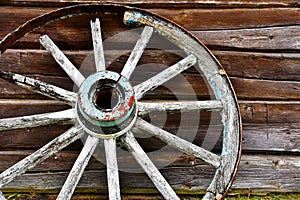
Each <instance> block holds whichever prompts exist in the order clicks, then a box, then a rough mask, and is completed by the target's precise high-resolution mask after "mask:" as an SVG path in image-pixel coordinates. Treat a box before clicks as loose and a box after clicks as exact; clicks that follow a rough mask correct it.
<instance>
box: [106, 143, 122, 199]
mask: <svg viewBox="0 0 300 200" xmlns="http://www.w3.org/2000/svg"><path fill="white" fill-rule="evenodd" d="M104 147H105V155H106V165H107V183H108V193H109V200H120V199H121V195H120V181H119V171H118V161H117V152H116V139H115V138H110V139H105V140H104Z"/></svg>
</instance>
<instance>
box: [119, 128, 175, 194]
mask: <svg viewBox="0 0 300 200" xmlns="http://www.w3.org/2000/svg"><path fill="white" fill-rule="evenodd" d="M122 141H123V142H124V145H125V146H126V148H127V149H128V151H130V152H131V154H132V155H133V157H134V158H135V159H136V161H137V162H138V163H139V164H140V166H141V167H142V168H143V170H144V171H145V172H146V173H147V175H148V176H149V178H150V179H151V180H152V182H153V183H154V185H155V186H156V188H157V189H158V190H159V191H160V193H161V194H162V195H163V196H164V198H165V199H169V200H176V199H178V200H179V197H178V196H177V195H176V193H175V192H174V190H173V189H172V187H171V186H170V185H169V183H168V182H167V181H166V180H165V178H164V177H163V176H162V174H161V173H160V172H159V170H158V169H157V168H156V167H155V165H154V164H153V162H152V161H151V160H150V158H149V157H148V156H147V154H146V153H145V152H144V150H143V149H142V147H141V146H140V145H139V144H138V142H137V141H136V139H135V138H134V136H133V134H132V133H131V132H130V131H129V132H128V133H126V134H125V135H124V136H123V137H122Z"/></svg>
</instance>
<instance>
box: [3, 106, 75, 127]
mask: <svg viewBox="0 0 300 200" xmlns="http://www.w3.org/2000/svg"><path fill="white" fill-rule="evenodd" d="M74 120H75V110H74V109H69V110H64V111H59V112H51V113H43V114H37V115H30V116H23V117H12V118H6V119H0V131H3V130H13V129H21V128H31V127H37V126H45V125H51V124H74Z"/></svg>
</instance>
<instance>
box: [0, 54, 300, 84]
mask: <svg viewBox="0 0 300 200" xmlns="http://www.w3.org/2000/svg"><path fill="white" fill-rule="evenodd" d="M91 53H92V52H91V51H83V50H81V51H64V54H65V55H66V56H67V57H68V58H69V59H70V60H71V62H72V63H73V64H74V65H75V66H76V67H80V66H81V65H83V64H84V65H89V66H90V68H91V69H90V72H89V73H92V70H93V69H94V67H95V64H94V62H93V59H92V58H90V57H91ZM175 53H178V54H179V55H180V52H177V51H171V52H168V51H163V50H145V51H144V53H143V56H142V58H141V59H140V61H139V63H138V65H144V64H147V63H160V64H163V65H166V66H170V65H172V64H174V63H176V62H178V61H179V59H180V56H179V55H177V54H175ZM213 53H214V55H215V56H216V57H217V59H218V60H219V61H220V63H221V64H222V66H223V67H224V68H225V70H226V72H227V74H228V75H229V76H235V77H244V78H257V79H270V80H271V79H272V80H295V81H300V75H299V74H300V67H299V66H300V54H299V53H255V52H242V51H238V52H236V51H213ZM114 55H121V57H118V58H117V59H116V60H114V59H113V58H114ZM128 55H129V52H128V51H126V50H123V51H122V50H115V51H114V50H107V51H105V57H106V59H107V60H112V59H113V60H114V61H113V64H111V65H110V66H109V69H111V70H114V71H120V70H121V68H122V67H123V65H124V63H125V62H126V59H127V57H128ZM0 70H2V71H7V70H12V71H14V72H16V73H21V74H24V73H25V74H33V73H34V74H41V75H52V76H66V74H65V72H64V71H63V70H62V69H61V68H60V67H59V66H58V64H57V63H56V62H55V61H54V59H53V58H52V56H50V55H49V53H48V52H47V51H45V50H33V49H26V50H25V49H24V50H22V49H9V50H7V51H6V52H5V53H4V54H3V55H2V57H1V59H0ZM86 70H87V69H86ZM136 70H139V68H138V67H137V69H136ZM145 70H147V71H145ZM159 70H160V67H159V66H156V68H154V67H152V68H146V69H143V71H144V72H145V73H156V72H158V71H159ZM189 72H190V73H196V71H195V70H194V71H192V69H190V70H189ZM85 73H86V72H85ZM85 75H87V74H85Z"/></svg>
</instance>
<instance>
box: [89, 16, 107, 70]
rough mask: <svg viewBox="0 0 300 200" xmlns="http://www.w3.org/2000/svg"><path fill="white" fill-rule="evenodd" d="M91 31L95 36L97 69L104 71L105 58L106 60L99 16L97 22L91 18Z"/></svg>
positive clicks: (93, 36) (94, 45)
mask: <svg viewBox="0 0 300 200" xmlns="http://www.w3.org/2000/svg"><path fill="white" fill-rule="evenodd" d="M91 32H92V38H93V47H94V58H95V65H96V71H103V70H105V60H104V51H103V44H102V33H101V26H100V20H99V19H98V18H97V19H96V21H95V22H93V20H91Z"/></svg>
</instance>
